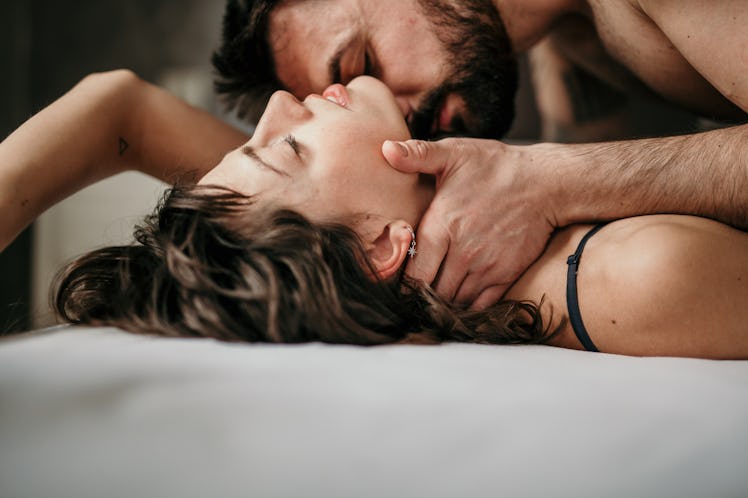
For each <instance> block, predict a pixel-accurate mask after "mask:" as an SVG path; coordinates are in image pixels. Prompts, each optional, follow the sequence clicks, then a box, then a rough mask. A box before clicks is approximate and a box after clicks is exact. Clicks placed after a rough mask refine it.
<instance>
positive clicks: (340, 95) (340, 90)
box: [322, 83, 351, 108]
mask: <svg viewBox="0 0 748 498" xmlns="http://www.w3.org/2000/svg"><path fill="white" fill-rule="evenodd" d="M322 96H323V97H324V98H326V99H327V100H329V101H330V102H334V103H336V104H338V105H339V106H341V107H345V108H348V105H349V104H350V102H351V99H350V96H349V95H348V89H346V87H344V86H343V85H341V84H340V83H335V84H334V85H330V86H328V87H327V88H326V89H325V91H324V92H322Z"/></svg>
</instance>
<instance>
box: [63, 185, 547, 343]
mask: <svg viewBox="0 0 748 498" xmlns="http://www.w3.org/2000/svg"><path fill="white" fill-rule="evenodd" d="M364 247H365V246H364V244H363V242H362V240H361V239H360V238H359V236H358V235H357V233H356V232H355V231H354V230H353V229H351V228H349V227H347V226H345V225H343V224H339V223H314V222H311V221H309V220H308V219H306V218H305V217H304V216H302V215H300V214H298V213H296V212H293V211H290V210H283V209H269V208H266V207H261V206H259V205H257V204H254V203H253V202H252V199H251V198H248V197H245V196H243V195H241V194H238V193H236V192H233V191H229V190H225V189H216V188H215V187H208V188H206V187H195V186H192V187H174V188H173V189H171V190H170V191H169V192H167V194H166V195H165V196H164V198H163V199H162V200H161V202H160V203H159V206H158V207H157V208H156V211H155V212H154V214H152V215H150V216H149V217H148V218H146V220H145V222H144V223H143V224H142V225H140V226H138V227H137V228H136V230H135V242H134V243H133V244H132V245H127V246H116V247H106V248H102V249H98V250H95V251H92V252H90V253H88V254H85V255H83V256H81V257H79V258H78V259H76V260H75V261H73V262H71V263H69V264H68V265H67V266H65V267H64V268H63V269H62V270H61V271H60V272H59V274H58V275H57V277H56V279H55V286H54V287H53V294H52V301H53V308H54V309H55V311H56V312H57V314H58V315H59V316H60V317H61V318H62V319H63V320H65V321H67V322H70V323H74V324H89V325H104V326H115V327H119V328H122V329H125V330H128V331H130V332H135V333H150V334H157V335H162V336H170V337H211V338H215V339H219V340H224V341H251V342H276V343H297V342H307V341H322V342H328V343H347V344H361V345H374V344H387V343H396V342H407V343H439V342H443V341H458V342H476V343H486V344H519V343H532V344H540V343H545V342H547V341H548V339H550V338H551V337H553V336H554V335H555V334H556V333H558V330H560V328H561V325H560V326H559V327H557V328H556V329H555V330H554V331H550V330H549V329H548V327H544V326H543V321H542V319H541V314H540V311H539V307H540V305H535V304H534V303H531V302H526V301H509V300H507V301H501V302H499V303H498V304H496V305H495V306H493V307H491V308H489V309H486V310H483V311H470V310H467V309H464V308H463V307H460V306H457V305H454V304H451V303H448V302H446V301H444V300H442V299H440V298H439V297H438V296H437V295H436V294H435V293H434V292H433V291H432V289H431V288H430V287H429V286H428V285H425V284H423V283H421V282H418V281H414V280H411V279H409V278H407V277H406V276H404V275H403V274H402V272H401V274H400V275H398V276H397V277H395V278H392V279H389V280H386V281H384V280H377V279H375V278H374V277H372V275H375V274H376V273H375V272H374V271H373V270H374V268H373V266H372V264H371V262H370V261H369V259H368V257H367V253H366V250H365V248H364ZM541 304H542V303H541Z"/></svg>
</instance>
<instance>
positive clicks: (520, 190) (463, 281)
mask: <svg viewBox="0 0 748 498" xmlns="http://www.w3.org/2000/svg"><path fill="white" fill-rule="evenodd" d="M382 152H383V153H384V156H385V157H386V158H387V160H388V161H389V163H390V164H391V165H392V166H393V167H394V168H396V169H398V170H400V171H403V172H408V173H414V172H420V173H427V174H431V175H435V176H436V196H435V197H434V200H433V202H432V204H431V206H430V207H429V209H428V210H427V211H426V213H425V215H424V217H423V219H422V220H421V223H420V226H419V229H418V255H417V256H416V257H415V258H414V259H413V260H412V261H411V262H410V263H409V265H408V267H407V269H406V271H407V274H408V275H410V276H411V277H413V278H415V279H419V280H423V281H424V282H426V283H430V284H432V285H433V286H434V288H435V290H436V292H437V293H438V294H439V295H440V296H442V297H443V298H445V299H449V300H455V301H457V302H461V303H466V304H470V303H472V307H473V308H476V309H480V308H485V307H486V306H489V305H491V304H493V303H495V302H496V301H498V300H499V299H500V298H501V296H502V295H503V294H504V293H505V292H506V290H507V289H508V288H509V287H510V286H511V285H512V284H513V283H514V282H515V281H516V280H517V279H518V278H519V276H520V275H522V273H523V272H524V271H525V270H526V269H527V268H528V267H529V266H530V264H532V263H533V262H534V261H535V260H536V259H537V258H538V256H540V254H541V253H542V251H543V249H544V248H545V246H546V243H547V242H548V239H549V237H550V234H551V233H552V232H553V230H554V228H555V226H556V221H555V217H554V216H553V215H552V214H551V212H552V210H551V205H550V204H549V203H548V202H547V200H548V199H547V197H546V195H547V194H546V192H544V191H543V189H542V187H541V186H540V184H539V183H538V181H537V178H536V177H534V176H533V175H532V171H534V170H535V169H536V165H535V164H534V163H535V162H536V161H535V158H534V157H533V155H532V153H531V152H530V149H529V148H526V147H518V146H510V145H506V144H503V143H501V142H498V141H493V140H477V139H460V138H448V139H444V140H441V141H439V142H424V141H420V140H409V141H407V142H385V143H384V145H383V146H382Z"/></svg>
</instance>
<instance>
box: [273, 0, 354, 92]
mask: <svg viewBox="0 0 748 498" xmlns="http://www.w3.org/2000/svg"><path fill="white" fill-rule="evenodd" d="M355 7H356V6H355V2H351V1H347V0H306V1H293V2H283V3H281V5H279V6H278V7H276V8H275V9H273V12H272V13H271V15H270V22H269V36H268V40H269V44H270V49H271V51H272V53H273V60H274V63H275V67H276V73H277V76H278V79H279V80H280V81H281V82H282V83H283V85H284V86H285V87H286V88H287V89H289V90H290V91H291V92H292V93H294V94H296V95H297V96H299V97H304V96H306V95H307V94H309V93H312V92H321V91H322V90H323V89H324V88H325V87H326V86H327V85H329V84H330V83H332V82H331V81H330V78H329V68H328V64H329V62H330V60H331V58H332V57H333V55H334V54H335V52H336V51H337V50H338V49H339V48H340V47H341V46H343V45H345V44H346V43H347V42H348V41H350V40H351V39H352V38H355V37H356V36H357V34H358V33H360V31H361V29H362V22H361V16H359V15H357V14H356V8H355Z"/></svg>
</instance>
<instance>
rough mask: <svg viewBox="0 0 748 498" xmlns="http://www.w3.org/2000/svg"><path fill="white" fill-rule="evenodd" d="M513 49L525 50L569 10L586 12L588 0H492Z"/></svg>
mask: <svg viewBox="0 0 748 498" xmlns="http://www.w3.org/2000/svg"><path fill="white" fill-rule="evenodd" d="M493 4H494V6H495V7H496V9H497V10H498V11H499V14H501V18H502V20H503V22H504V25H505V26H506V30H507V34H508V35H509V39H510V40H511V41H512V46H513V47H514V51H515V52H517V53H519V52H524V51H526V50H528V49H529V48H530V47H532V46H533V45H534V44H535V43H537V42H538V41H539V40H540V39H541V38H543V37H544V36H545V35H546V34H547V33H548V31H550V29H551V28H552V27H553V25H554V24H555V23H556V21H558V19H560V18H561V17H563V16H564V15H566V14H571V13H581V12H585V11H586V10H587V9H588V7H589V5H588V3H587V1H586V0H493Z"/></svg>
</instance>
